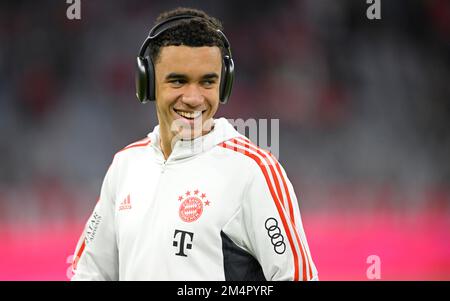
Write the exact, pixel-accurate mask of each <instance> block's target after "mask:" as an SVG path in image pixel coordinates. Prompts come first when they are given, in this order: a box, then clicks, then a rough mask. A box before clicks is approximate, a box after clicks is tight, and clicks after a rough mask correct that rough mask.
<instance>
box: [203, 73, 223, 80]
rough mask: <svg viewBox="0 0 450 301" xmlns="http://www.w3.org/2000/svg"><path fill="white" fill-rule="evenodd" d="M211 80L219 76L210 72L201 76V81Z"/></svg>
mask: <svg viewBox="0 0 450 301" xmlns="http://www.w3.org/2000/svg"><path fill="white" fill-rule="evenodd" d="M213 78H215V79H217V78H219V75H218V74H217V73H215V72H212V73H207V74H205V75H203V76H202V79H213Z"/></svg>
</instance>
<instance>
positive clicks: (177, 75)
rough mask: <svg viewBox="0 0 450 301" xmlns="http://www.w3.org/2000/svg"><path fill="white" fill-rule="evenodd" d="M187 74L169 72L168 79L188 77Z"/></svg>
mask: <svg viewBox="0 0 450 301" xmlns="http://www.w3.org/2000/svg"><path fill="white" fill-rule="evenodd" d="M186 78H187V76H186V75H185V74H181V73H175V72H172V73H169V74H167V75H166V80H171V79H186Z"/></svg>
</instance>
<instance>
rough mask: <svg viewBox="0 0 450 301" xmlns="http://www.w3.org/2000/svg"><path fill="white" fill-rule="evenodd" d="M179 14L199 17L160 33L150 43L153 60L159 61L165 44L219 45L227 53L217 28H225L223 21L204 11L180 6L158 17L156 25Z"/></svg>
mask: <svg viewBox="0 0 450 301" xmlns="http://www.w3.org/2000/svg"><path fill="white" fill-rule="evenodd" d="M178 15H193V16H198V17H199V18H198V19H197V18H194V19H187V20H183V21H181V23H180V24H178V25H176V26H175V27H173V28H170V29H168V30H166V31H165V32H163V33H162V34H161V35H159V36H158V37H157V38H156V39H155V40H154V41H152V43H151V45H150V47H149V48H150V55H151V57H152V60H153V62H155V63H156V62H157V60H158V57H159V53H160V50H161V48H162V47H164V46H180V45H185V46H190V47H201V46H217V47H219V48H220V49H221V52H222V55H224V54H225V48H224V47H225V46H224V43H223V41H222V38H221V36H220V34H219V33H217V31H216V30H217V29H220V30H221V31H222V30H223V27H222V23H221V22H220V21H219V20H217V19H216V18H214V17H211V16H209V15H207V14H206V13H205V12H204V11H202V10H198V9H193V8H185V7H178V8H176V9H174V10H171V11H167V12H163V13H162V14H160V15H159V16H158V18H157V19H156V22H155V25H156V24H158V23H160V22H162V21H164V20H167V19H169V18H171V17H174V16H178Z"/></svg>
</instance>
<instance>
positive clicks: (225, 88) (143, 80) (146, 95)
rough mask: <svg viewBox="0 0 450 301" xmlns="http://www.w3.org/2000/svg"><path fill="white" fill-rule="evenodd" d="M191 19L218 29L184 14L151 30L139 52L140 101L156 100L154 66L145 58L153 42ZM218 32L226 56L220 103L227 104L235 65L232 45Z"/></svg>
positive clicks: (137, 93)
mask: <svg viewBox="0 0 450 301" xmlns="http://www.w3.org/2000/svg"><path fill="white" fill-rule="evenodd" d="M189 19H198V20H204V21H206V22H208V23H209V24H211V25H212V26H213V27H217V26H216V25H215V24H214V23H212V22H211V21H210V20H208V19H206V18H203V17H201V16H195V15H190V14H183V15H178V16H173V17H171V18H168V19H166V20H164V21H162V22H160V23H158V24H156V25H155V26H153V28H152V29H151V30H150V32H149V34H148V36H147V38H146V39H145V41H144V43H143V44H142V46H141V48H140V50H139V56H138V57H137V65H136V96H137V97H138V99H139V100H140V101H141V102H142V103H145V102H147V101H149V100H155V98H156V97H155V86H154V80H155V76H154V66H153V62H152V58H151V57H145V52H146V51H147V48H148V46H149V44H150V43H151V41H152V40H154V39H156V38H157V37H158V36H159V35H160V34H162V33H163V32H165V31H166V30H168V29H170V28H173V27H175V26H177V25H179V24H180V23H181V22H182V21H184V20H189ZM216 32H217V33H218V34H219V36H220V38H221V40H222V42H223V46H224V49H225V51H226V54H225V55H223V58H222V59H223V63H222V76H221V82H220V95H219V98H220V101H221V102H222V103H226V102H227V101H228V98H229V96H230V94H231V88H232V86H233V81H234V63H233V59H232V57H231V48H230V43H229V42H228V39H227V37H226V36H225V34H224V33H223V32H222V31H221V30H220V29H218V28H216Z"/></svg>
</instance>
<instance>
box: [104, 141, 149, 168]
mask: <svg viewBox="0 0 450 301" xmlns="http://www.w3.org/2000/svg"><path fill="white" fill-rule="evenodd" d="M151 142H152V139H151V138H150V137H145V138H143V139H140V140H138V141H135V142H133V143H130V144H128V145H127V146H125V147H123V148H122V149H120V150H119V151H118V152H116V153H115V154H114V157H113V160H112V163H111V165H114V164H117V163H118V162H124V161H128V160H130V159H133V158H137V157H139V156H140V155H141V154H144V153H146V152H145V151H146V150H148V148H149V147H150V145H151ZM111 165H110V167H111Z"/></svg>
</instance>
